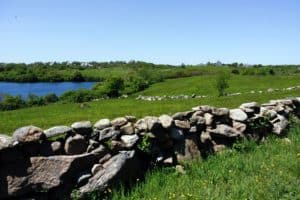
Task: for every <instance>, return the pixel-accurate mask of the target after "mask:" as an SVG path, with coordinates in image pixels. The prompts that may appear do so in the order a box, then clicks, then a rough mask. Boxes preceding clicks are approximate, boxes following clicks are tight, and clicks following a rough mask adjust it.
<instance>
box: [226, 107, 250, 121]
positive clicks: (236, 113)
mask: <svg viewBox="0 0 300 200" xmlns="http://www.w3.org/2000/svg"><path fill="white" fill-rule="evenodd" d="M229 117H230V118H231V119H233V120H235V121H240V122H244V121H246V120H247V119H248V116H247V114H246V113H245V112H244V111H242V110H241V109H231V110H230V111H229Z"/></svg>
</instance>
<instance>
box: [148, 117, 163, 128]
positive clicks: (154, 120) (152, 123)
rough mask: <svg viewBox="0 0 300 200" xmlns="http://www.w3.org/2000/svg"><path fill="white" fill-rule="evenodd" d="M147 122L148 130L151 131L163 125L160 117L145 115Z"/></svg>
mask: <svg viewBox="0 0 300 200" xmlns="http://www.w3.org/2000/svg"><path fill="white" fill-rule="evenodd" d="M144 119H145V122H146V124H147V130H149V131H150V132H153V131H155V130H156V129H157V128H159V127H162V126H161V123H160V121H159V119H158V117H149V116H148V117H145V118H144Z"/></svg>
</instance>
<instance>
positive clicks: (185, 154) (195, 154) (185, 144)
mask: <svg viewBox="0 0 300 200" xmlns="http://www.w3.org/2000/svg"><path fill="white" fill-rule="evenodd" d="M199 142H200V141H199V138H198V137H197V136H196V135H189V136H187V137H186V138H185V139H184V140H183V141H182V142H179V143H176V144H175V146H174V151H175V155H176V157H177V161H178V162H179V163H180V162H182V161H186V160H191V159H200V158H201V154H200V150H199V146H198V145H199Z"/></svg>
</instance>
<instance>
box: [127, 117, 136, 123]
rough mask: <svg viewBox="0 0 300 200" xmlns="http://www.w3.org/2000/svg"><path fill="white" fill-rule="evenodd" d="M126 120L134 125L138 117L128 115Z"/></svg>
mask: <svg viewBox="0 0 300 200" xmlns="http://www.w3.org/2000/svg"><path fill="white" fill-rule="evenodd" d="M125 118H126V119H127V120H128V122H131V123H134V122H136V117H135V116H131V115H126V116H125Z"/></svg>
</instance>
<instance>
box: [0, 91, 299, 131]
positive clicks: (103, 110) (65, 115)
mask: <svg viewBox="0 0 300 200" xmlns="http://www.w3.org/2000/svg"><path fill="white" fill-rule="evenodd" d="M289 96H300V91H299V90H295V91H285V92H274V93H264V94H244V95H240V96H231V97H212V98H204V99H188V100H164V101H154V102H148V101H141V100H135V99H131V98H129V99H115V100H103V101H99V102H89V103H87V105H88V107H86V108H81V107H80V104H71V103H70V104H52V105H48V106H41V107H32V108H25V109H19V110H14V111H5V112H0V132H1V133H6V134H12V132H13V131H14V130H15V129H16V128H18V127H21V126H25V125H30V124H33V125H36V126H39V127H41V128H49V127H51V126H54V125H59V124H61V125H70V124H71V123H72V122H75V121H79V120H91V121H92V122H96V121H97V120H98V119H101V118H114V117H119V116H123V115H134V116H136V117H142V116H146V115H159V114H163V113H169V114H172V113H175V112H178V111H183V110H190V109H191V108H192V107H193V106H196V105H212V106H218V107H231V108H232V107H236V106H239V105H240V104H241V103H244V102H249V101H257V102H260V103H263V102H267V101H268V100H270V99H278V98H285V97H289Z"/></svg>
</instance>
